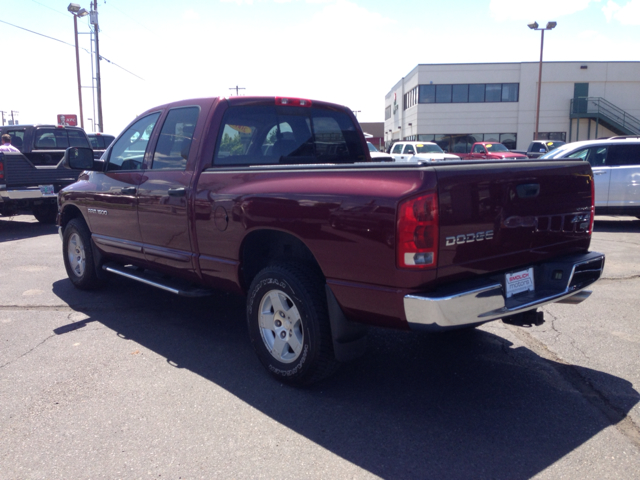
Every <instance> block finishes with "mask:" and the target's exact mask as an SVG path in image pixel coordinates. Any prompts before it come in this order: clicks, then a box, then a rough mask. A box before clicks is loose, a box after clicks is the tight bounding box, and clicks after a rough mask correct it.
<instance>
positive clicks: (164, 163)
mask: <svg viewBox="0 0 640 480" xmlns="http://www.w3.org/2000/svg"><path fill="white" fill-rule="evenodd" d="M199 113H200V108H199V107H186V108H175V109H173V110H171V111H170V112H169V114H168V115H167V118H166V120H165V121H164V125H162V131H161V132H160V138H158V143H157V144H156V151H155V152H154V154H153V163H152V164H151V168H152V169H153V170H166V169H179V170H184V169H185V167H186V166H187V159H188V158H189V149H190V148H191V140H192V139H193V131H194V129H195V126H196V122H197V121H198V114H199Z"/></svg>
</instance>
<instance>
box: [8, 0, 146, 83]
mask: <svg viewBox="0 0 640 480" xmlns="http://www.w3.org/2000/svg"><path fill="white" fill-rule="evenodd" d="M34 1H35V0H34ZM36 3H38V2H36ZM0 23H4V24H7V25H10V26H12V27H15V28H19V29H20V30H24V31H26V32H29V33H33V34H35V35H40V36H41V37H45V38H48V39H49V40H55V41H56V42H60V43H64V44H65V45H69V46H70V47H73V48H75V45H74V44H73V43H69V42H65V41H64V40H60V39H58V38H54V37H50V36H49V35H45V34H44V33H39V32H34V31H33V30H29V29H28V28H24V27H21V26H19V25H14V24H13V23H9V22H5V21H4V20H0ZM82 50H84V51H85V52H87V53H89V54H91V52H89V50H87V49H86V48H84V47H82ZM100 60H105V61H106V62H108V63H110V64H111V65H113V66H115V67H118V68H119V69H121V70H124V71H125V72H127V73H128V74H130V75H133V76H134V77H136V78H139V79H140V80H143V81H145V80H144V78H142V77H140V76H138V75H136V74H135V73H133V72H130V71H129V70H127V69H126V68H124V67H122V66H121V65H118V64H117V63H115V62H112V61H111V60H109V59H108V58H106V57H104V56H103V55H100Z"/></svg>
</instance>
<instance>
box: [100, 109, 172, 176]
mask: <svg viewBox="0 0 640 480" xmlns="http://www.w3.org/2000/svg"><path fill="white" fill-rule="evenodd" d="M158 117H160V113H152V114H151V115H147V116H146V117H144V118H141V119H140V120H138V121H137V122H136V123H134V124H133V125H131V126H130V127H129V128H127V130H126V131H125V132H124V133H123V134H122V135H121V136H120V138H119V139H118V140H116V142H115V143H114V144H113V147H112V148H111V153H110V155H109V162H108V163H107V171H113V170H139V169H141V168H142V162H143V161H144V153H145V151H146V150H147V144H148V143H149V138H150V137H151V132H153V127H154V126H155V124H156V122H157V121H158Z"/></svg>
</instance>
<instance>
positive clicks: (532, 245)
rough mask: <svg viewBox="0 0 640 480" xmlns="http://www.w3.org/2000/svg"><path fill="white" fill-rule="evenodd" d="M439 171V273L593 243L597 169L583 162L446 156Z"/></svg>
mask: <svg viewBox="0 0 640 480" xmlns="http://www.w3.org/2000/svg"><path fill="white" fill-rule="evenodd" d="M436 172H437V176H438V197H439V216H440V232H439V236H440V238H439V245H440V250H439V261H438V278H439V279H440V280H445V281H446V280H449V279H450V280H462V279H465V278H473V277H476V276H478V275H483V274H485V273H489V272H498V271H505V272H507V271H509V272H511V271H514V270H516V269H518V268H519V267H525V266H528V265H531V264H535V263H536V262H540V261H544V260H547V259H549V258H552V257H554V256H556V255H558V254H565V255H566V254H571V253H579V252H586V251H587V250H588V247H589V242H590V238H591V232H590V229H591V225H592V223H591V217H590V215H591V205H592V185H593V176H592V172H591V167H590V166H589V164H587V163H586V162H540V161H535V162H490V163H485V162H482V163H481V164H474V165H469V164H458V165H445V164H443V165H440V166H439V167H438V168H437V169H436Z"/></svg>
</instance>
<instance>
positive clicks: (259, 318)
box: [247, 264, 338, 385]
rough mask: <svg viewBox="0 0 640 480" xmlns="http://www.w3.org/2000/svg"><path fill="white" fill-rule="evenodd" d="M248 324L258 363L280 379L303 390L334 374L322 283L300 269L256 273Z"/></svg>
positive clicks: (280, 268) (335, 364)
mask: <svg viewBox="0 0 640 480" xmlns="http://www.w3.org/2000/svg"><path fill="white" fill-rule="evenodd" d="M247 322H248V326H249V336H250V337H251V343H252V344H253V348H254V350H255V351H256V354H257V355H258V358H259V359H260V361H261V362H262V364H263V365H264V366H265V367H266V368H267V370H269V372H270V373H271V374H272V375H273V376H274V377H276V378H277V379H278V380H280V381H282V382H285V383H289V384H293V385H306V384H311V383H314V382H317V381H319V380H322V379H323V378H326V377H328V376H329V375H331V374H333V373H334V372H335V370H336V369H337V367H338V362H337V360H336V359H335V356H334V353H333V343H332V339H331V328H330V325H329V316H328V313H327V305H326V298H325V296H324V289H323V281H322V279H321V278H319V277H318V276H316V275H315V274H313V273H311V272H310V271H307V270H306V269H305V268H304V267H301V266H298V265H291V264H281V265H274V266H271V267H267V268H265V269H264V270H262V271H261V272H260V273H258V275H257V276H256V277H255V279H254V280H253V282H252V283H251V288H250V289H249V295H248V299H247Z"/></svg>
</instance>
